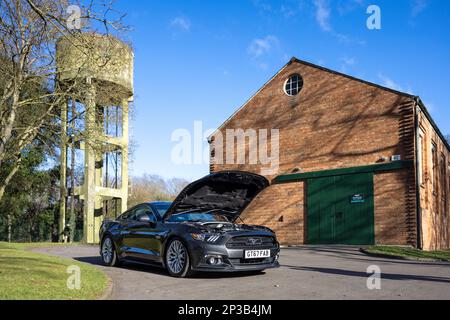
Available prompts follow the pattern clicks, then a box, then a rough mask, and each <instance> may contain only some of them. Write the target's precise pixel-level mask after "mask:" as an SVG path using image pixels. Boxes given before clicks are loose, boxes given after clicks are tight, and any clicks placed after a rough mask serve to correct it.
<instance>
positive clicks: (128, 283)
mask: <svg viewBox="0 0 450 320" xmlns="http://www.w3.org/2000/svg"><path fill="white" fill-rule="evenodd" d="M34 251H38V252H43V253H47V254H50V255H56V256H62V257H70V258H74V259H76V260H79V261H82V262H86V263H90V264H93V265H96V266H98V267H99V268H101V269H102V270H104V271H105V273H106V274H107V275H108V276H109V277H110V278H111V279H112V282H113V289H112V293H111V296H110V299H188V300H194V299H214V300H216V299H232V300H233V299H431V300H435V299H450V264H449V263H440V262H415V261H403V260H391V259H383V258H374V257H368V256H366V255H364V254H362V253H360V252H359V251H358V248H349V247H324V246H321V247H299V248H288V249H283V250H282V251H281V257H280V263H281V267H280V268H278V269H271V270H267V271H266V272H265V273H262V274H257V275H254V274H253V275H248V274H231V275H230V274H198V275H195V276H194V277H193V278H188V279H176V278H171V277H169V276H168V275H167V273H166V272H165V271H164V270H163V269H160V268H157V267H151V266H143V265H138V264H126V265H124V266H123V267H120V268H109V267H104V266H102V265H101V260H100V257H99V254H98V247H96V246H68V247H59V246H58V247H52V248H39V249H35V250H34ZM372 265H375V266H378V267H379V268H380V269H381V274H382V275H381V289H380V290H376V289H375V290H369V289H368V288H367V278H368V274H367V268H368V267H369V266H372ZM81 277H82V275H81ZM81 280H82V278H81Z"/></svg>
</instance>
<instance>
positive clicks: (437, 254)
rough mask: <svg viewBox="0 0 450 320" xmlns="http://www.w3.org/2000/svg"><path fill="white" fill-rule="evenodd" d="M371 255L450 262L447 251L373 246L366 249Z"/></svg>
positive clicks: (449, 255) (448, 251) (449, 254)
mask: <svg viewBox="0 0 450 320" xmlns="http://www.w3.org/2000/svg"><path fill="white" fill-rule="evenodd" d="M365 250H366V251H367V252H369V253H374V254H385V255H390V256H395V257H404V258H410V259H435V260H440V261H450V250H446V251H422V250H417V249H412V248H402V247H384V246H373V247H369V248H366V249H365Z"/></svg>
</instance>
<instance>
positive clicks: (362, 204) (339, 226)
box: [307, 173, 374, 245]
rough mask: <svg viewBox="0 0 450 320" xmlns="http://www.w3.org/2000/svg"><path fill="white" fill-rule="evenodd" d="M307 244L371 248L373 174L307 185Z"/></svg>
mask: <svg viewBox="0 0 450 320" xmlns="http://www.w3.org/2000/svg"><path fill="white" fill-rule="evenodd" d="M307 192H308V199H307V208H308V216H307V241H308V243H309V244H348V245H362V244H374V208H373V207H374V206H373V173H362V174H351V175H342V176H334V177H324V178H314V179H308V181H307Z"/></svg>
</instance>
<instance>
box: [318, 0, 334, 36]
mask: <svg viewBox="0 0 450 320" xmlns="http://www.w3.org/2000/svg"><path fill="white" fill-rule="evenodd" d="M314 5H315V7H316V21H317V23H318V24H319V26H320V28H321V29H322V30H323V31H327V32H329V31H331V30H332V29H331V26H330V21H329V20H330V15H331V7H330V5H329V3H328V1H327V0H314Z"/></svg>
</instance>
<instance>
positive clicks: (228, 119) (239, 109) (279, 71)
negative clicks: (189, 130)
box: [208, 59, 292, 141]
mask: <svg viewBox="0 0 450 320" xmlns="http://www.w3.org/2000/svg"><path fill="white" fill-rule="evenodd" d="M291 63H292V59H291V60H290V61H289V62H288V63H286V64H285V65H284V66H283V67H282V68H281V69H279V70H278V71H277V72H276V73H275V74H274V75H273V76H272V77H271V78H270V79H269V80H268V81H266V82H265V83H264V84H263V85H262V86H261V87H260V88H259V89H258V91H256V92H255V93H254V94H253V95H252V96H251V97H250V98H249V99H248V100H247V101H245V102H244V104H243V105H241V106H240V107H239V108H238V109H237V110H236V111H234V112H233V113H232V114H231V115H230V116H229V117H228V118H227V119H226V120H225V121H224V122H222V124H221V125H220V126H219V127H217V129H216V130H214V132H213V133H211V134H210V135H209V136H208V141H210V139H211V137H213V136H214V135H215V134H216V132H217V131H219V130H220V129H222V127H224V126H225V125H226V124H227V123H228V122H230V120H231V119H232V118H233V117H234V116H235V115H236V114H238V113H239V112H240V111H241V110H242V109H244V108H245V106H246V105H248V104H249V102H250V101H252V100H253V98H254V97H256V96H257V95H258V93H260V92H261V91H262V90H263V89H264V88H265V87H267V85H268V84H269V83H270V82H272V80H273V79H275V78H276V76H277V75H279V74H280V73H281V72H282V71H283V70H284V69H285V68H286V67H287V66H288V65H290V64H291Z"/></svg>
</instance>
